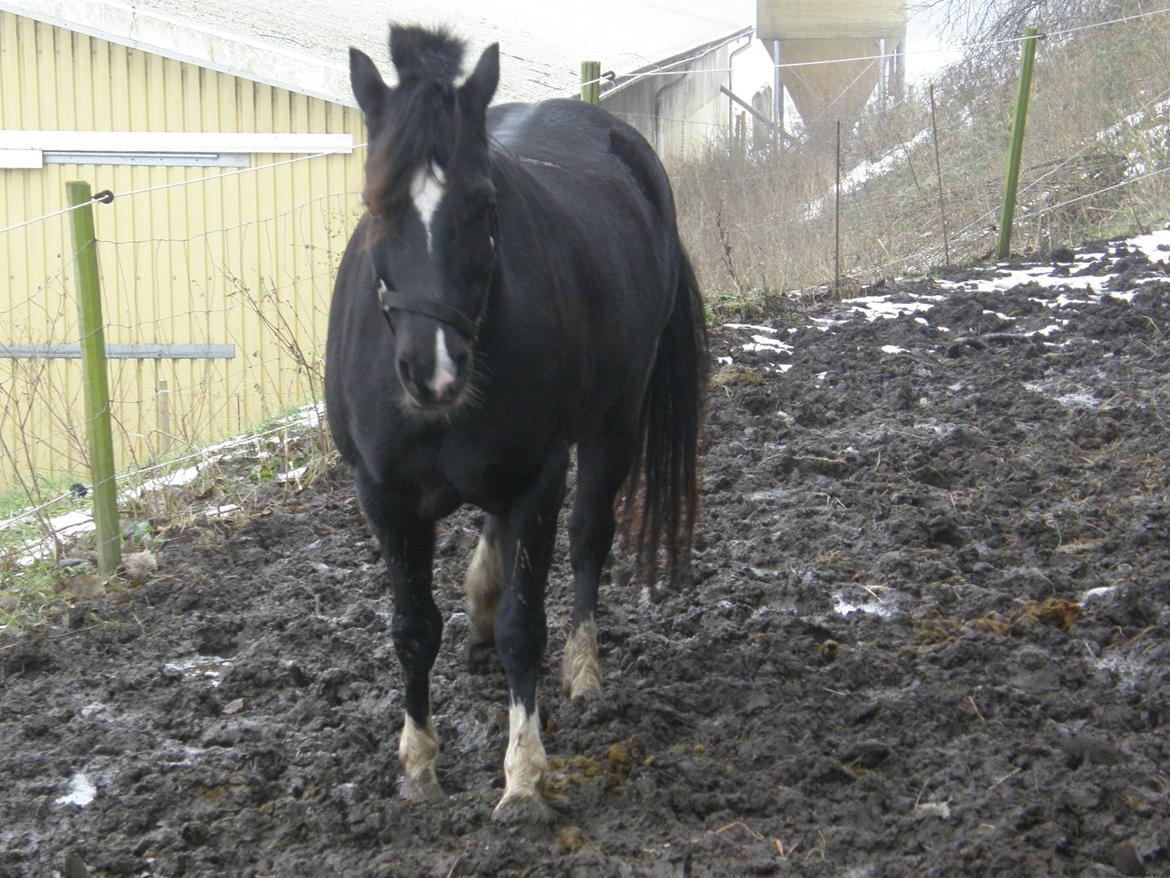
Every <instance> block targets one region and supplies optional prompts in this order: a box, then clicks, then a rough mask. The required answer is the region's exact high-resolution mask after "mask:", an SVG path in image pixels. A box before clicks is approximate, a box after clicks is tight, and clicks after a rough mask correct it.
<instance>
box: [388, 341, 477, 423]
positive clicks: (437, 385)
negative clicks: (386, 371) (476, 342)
mask: <svg viewBox="0 0 1170 878" xmlns="http://www.w3.org/2000/svg"><path fill="white" fill-rule="evenodd" d="M403 323H404V324H406V323H410V324H413V325H411V326H410V328H409V330H407V329H406V327H405V326H403V327H400V328H399V331H398V333H397V359H396V362H395V367H396V369H397V372H398V380H399V382H401V384H402V388H403V389H404V390H405V391H406V394H407V396H408V397H409V398H410V402H411V403H412V404H413V405H414V406H416V407H419V408H436V409H448V408H452V407H454V406H455V405H457V404H458V403H459V401H460V398H461V397H462V395H463V391H464V390H465V388H466V387H467V382H468V378H469V376H470V373H471V363H472V350H471V345H470V343H469V342H468V340H467V339H466V338H464V337H463V335H462V334H461V333H459V332H456V331H454V330H453V329H452V328H451V327H449V326H446V325H444V324H442V323H440V322H438V321H432V320H426V319H422V320H409V319H408V320H404V321H403Z"/></svg>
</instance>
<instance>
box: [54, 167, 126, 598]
mask: <svg viewBox="0 0 1170 878" xmlns="http://www.w3.org/2000/svg"><path fill="white" fill-rule="evenodd" d="M65 191H66V194H67V197H68V200H69V204H70V206H72V207H73V208H74V210H73V211H71V212H70V215H69V217H70V225H71V226H72V229H73V254H74V259H75V265H76V271H77V273H76V277H77V316H78V324H79V328H80V332H81V370H82V378H83V381H84V383H85V421H86V430H85V432H86V436H87V438H88V440H89V466H90V473H91V475H92V478H93V520H94V524H95V525H96V527H97V557H98V570H99V571H100V572H101V574H102V575H103V576H108V575H110V574H111V573H113V572H114V568H116V567H117V566H118V564H119V562H121V560H122V528H121V525H120V523H119V521H118V498H117V493H118V486H117V484H116V482H115V481H114V439H113V434H112V433H111V431H110V388H109V377H108V376H107V374H106V333H105V329H104V324H103V322H102V298H101V287H100V286H99V284H98V264H97V241H96V240H95V238H94V229H93V197H92V193H91V190H90V187H89V184H88V183H85V182H77V181H74V182H71V183H66V184H65Z"/></svg>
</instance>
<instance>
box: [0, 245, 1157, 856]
mask: <svg viewBox="0 0 1170 878" xmlns="http://www.w3.org/2000/svg"><path fill="white" fill-rule="evenodd" d="M1090 249H1096V250H1097V252H1100V251H1101V250H1102V249H1103V248H1100V247H1098V248H1090ZM1149 255H1154V254H1149ZM1160 258H1162V259H1164V258H1165V253H1162V254H1160ZM1047 264H1048V265H1050V263H1047ZM1059 271H1061V272H1064V271H1069V272H1070V273H1073V274H1075V273H1076V272H1081V271H1084V272H1089V273H1090V274H1091V273H1093V272H1097V273H1098V274H1101V275H1103V274H1105V273H1107V272H1112V273H1114V274H1117V273H1120V274H1119V276H1118V277H1117V278H1115V279H1113V280H1111V281H1108V283H1107V285H1109V286H1112V287H1113V288H1114V289H1117V290H1124V289H1126V288H1128V287H1132V286H1133V285H1134V284H1135V283H1136V282H1137V280H1139V279H1146V280H1148V279H1149V278H1150V277H1151V276H1152V277H1155V278H1157V277H1165V275H1166V272H1167V269H1166V267H1165V264H1164V263H1161V264H1151V263H1149V262H1148V261H1147V260H1146V259H1145V257H1144V256H1141V255H1140V254H1138V255H1135V254H1132V253H1126V252H1117V251H1116V250H1115V249H1114V248H1110V251H1109V255H1108V256H1106V257H1104V258H1102V259H1100V260H1096V261H1094V259H1093V258H1092V257H1087V256H1086V257H1082V258H1081V259H1080V261H1079V262H1077V263H1075V264H1073V265H1072V266H1071V267H1069V268H1064V269H1059ZM995 274H996V273H995V272H994V271H991V270H988V271H984V272H979V271H976V272H966V273H965V274H963V276H962V277H961V278H960V277H953V278H951V280H952V281H957V280H960V279H962V280H966V281H968V284H967V286H966V287H963V286H952V285H948V284H942V285H940V284H937V283H935V282H932V281H926V280H922V281H916V282H912V283H907V284H903V285H900V286H893V285H891V286H888V287H886V288H883V289H881V290H878V291H876V292H877V293H879V294H881V295H884V296H887V297H888V301H902V302H910V303H916V304H914V305H913V307H915V308H916V309H917V310H915V311H911V312H908V313H904V314H902V315H901V316H898V317H893V318H889V319H881V318H878V319H870V317H871V316H872V315H873V314H874V310H873V307H877V306H875V305H871V307H870V308H869V309H867V310H862V309H860V308H858V307H856V306H852V305H849V304H835V305H824V306H817V305H811V306H807V307H805V308H802V309H800V310H799V311H798V312H794V313H786V314H784V315H782V316H780V317H777V318H776V319H774V320H772V321H770V324H771V326H772V328H773V331H770V332H765V331H763V330H762V329H752V328H739V329H725V330H722V331H720V332H719V333H718V334H717V335H716V337H715V345H716V351H715V353H717V354H718V355H720V356H723V357H730V358H731V359H732V360H733V362H732V364H730V365H726V364H723V367H722V368H721V369H720V371H718V372H717V373H716V375H715V376H714V382H713V386H712V395H711V402H710V417H709V423H708V428H707V449H706V455H705V476H704V483H705V488H704V507H705V518H704V521H703V525H702V528H701V531H700V533H699V534H698V541H697V542H698V546H697V553H696V560H695V573H696V582H695V584H694V586H693V587H692V588H691V589H690V590H689V591H687V592H685V593H682V594H671V595H664V596H653V597H652V596H648V595H646V594H642V593H640V592H639V590H638V589H637V588H636V587H634V586H632V585H628V584H625V583H626V579H627V573H628V567H627V565H626V564H625V563H624V562H618V563H616V564H615V565H614V568H613V570H612V571H611V573H612V575H611V576H610V577H609V578H608V579H607V581H606V583H605V584H604V585H603V593H602V601H603V606H602V611H601V620H600V621H601V629H602V637H601V648H602V654H603V662H604V665H605V669H606V674H607V678H606V684H605V685H606V691H605V695H604V697H603V699H602V700H601V701H600V702H597V703H592V704H587V705H581V704H574V703H570V702H567V701H565V700H564V698H563V697H562V696H561V694H560V692H559V691H558V689H557V687H556V685H555V684H556V674H555V673H551V672H549V673H548V674H547V675H546V678H545V679H546V683H545V686H544V688H543V692H542V703H543V712H544V716H545V718H546V729H545V743H546V746H547V748H548V751H549V755H550V757H552V758H553V765H554V766H555V770H554V771H553V772H552V775H551V777H550V779H549V793H550V797H551V798H552V799H553V800H554V802H555V807H556V809H557V811H558V816H559V819H558V823H557V824H556V825H555V826H554V828H553V829H552V830H505V829H501V828H499V827H497V826H496V825H494V824H493V823H492V822H491V821H490V819H489V817H490V813H491V808H492V805H493V803H494V802H495V800H496V799H497V798H498V796H499V792H500V790H499V787H500V783H501V773H502V759H503V753H504V747H505V744H506V739H507V718H506V714H505V710H504V706H505V689H504V684H503V680H502V675H500V674H492V675H486V676H472V675H470V674H468V673H467V672H466V671H465V669H464V661H463V654H462V648H463V642H464V638H465V634H466V624H467V623H466V617H465V616H464V615H463V614H462V605H461V603H462V602H461V599H460V597H461V596H460V594H459V592H460V587H459V584H460V582H461V576H462V570H463V568H464V566H465V565H466V563H467V561H468V559H469V558H470V555H471V550H472V548H473V546H474V540H475V525H476V519H475V517H474V516H473V515H471V514H466V515H462V516H460V517H458V518H457V519H455V520H453V521H451V522H450V523H449V524H448V526H446V527H445V528H444V529H443V532H442V536H441V538H440V542H439V549H438V562H437V573H436V581H437V583H439V584H440V588H441V594H440V597H439V601H440V607H441V608H442V610H443V612H444V615H445V617H446V618H447V619H448V624H447V628H446V631H445V636H444V646H443V650H442V653H441V655H440V658H439V663H438V665H437V667H436V672H435V677H434V687H433V689H434V694H435V711H436V715H437V717H436V725H437V728H438V733H439V736H440V739H441V742H442V746H443V751H442V754H441V756H440V768H439V774H440V779H441V781H442V782H443V783H444V785H445V787H446V789H447V790H448V791H449V792H450V793H451V797H450V799H449V801H448V802H447V803H445V804H443V805H440V806H425V807H424V806H408V805H407V804H405V803H403V802H402V801H400V800H399V799H398V798H397V797H396V795H395V790H396V783H397V779H398V767H397V759H396V757H395V755H394V750H395V747H396V743H397V733H398V729H399V726H400V723H401V717H402V705H401V693H400V687H399V672H398V667H397V662H396V660H395V659H394V654H393V648H392V646H391V644H390V639H389V631H388V618H389V612H390V607H389V603H388V600H387V596H386V595H385V593H384V586H383V576H382V572H381V569H380V567H379V566H378V564H377V563H376V557H375V552H374V547H373V545H372V543H371V541H369V540H368V539H367V536H366V533H365V531H364V529H363V527H362V524H361V521H360V518H359V516H358V514H357V512H356V509H355V506H354V502H353V499H352V494H351V490H350V488H349V485H348V482H347V479H346V478H345V477H343V476H342V475H340V474H338V475H335V476H334V477H332V478H327V479H323V480H321V481H319V482H318V483H316V484H314V485H312V486H311V487H309V488H308V489H306V490H304V491H303V492H301V493H299V494H297V495H296V496H295V497H293V498H292V499H291V500H290V501H288V502H286V503H282V504H281V505H279V506H271V507H267V508H265V509H264V511H263V514H261V515H259V517H256V518H255V519H253V520H251V521H249V522H247V523H244V524H242V525H234V524H230V523H227V522H222V521H203V522H198V523H196V524H195V525H193V526H190V527H188V528H186V529H185V530H183V531H181V532H176V533H171V534H170V535H169V539H168V540H167V542H166V543H165V545H164V546H163V548H162V549H161V551H160V553H159V564H160V566H159V570H158V572H157V573H156V574H155V575H154V576H153V577H152V578H150V579H149V580H147V581H146V582H145V583H144V584H142V585H141V586H139V587H137V588H133V589H130V590H128V591H126V592H124V593H123V594H121V595H120V596H114V597H109V598H105V599H103V600H101V601H99V602H96V603H94V604H90V605H85V606H80V607H74V608H73V609H72V611H71V612H70V613H68V614H67V616H66V617H63V618H62V619H61V621H60V624H59V625H57V626H52V627H50V628H49V629H47V630H44V631H42V632H40V633H37V634H34V635H31V636H27V637H24V638H16V637H13V636H11V635H8V636H6V637H0V675H2V679H3V688H2V691H0V777H3V779H4V782H3V793H0V875H4V876H9V875H11V876H45V875H52V874H55V873H60V874H63V875H68V876H70V878H76V876H83V875H92V876H98V875H119V876H121V875H125V876H139V875H151V876H178V875H197V876H218V875H249V876H261V875H274V876H316V875H322V876H325V875H330V876H332V875H336V876H373V875H395V876H397V875H401V876H420V875H427V876H438V878H444V876H469V875H480V876H496V875H527V876H533V878H535V876H560V875H580V876H608V875H614V876H625V875H631V876H633V875H637V876H642V875H647V876H708V875H710V876H738V875H770V874H788V873H791V874H794V875H810V876H811V875H815V876H821V875H824V876H851V878H877V876H901V875H927V876H954V875H1029V876H1032V875H1035V876H1039V875H1045V876H1062V875H1068V876H1095V878H1096V876H1100V878H1105V876H1111V875H1117V874H1123V875H1141V874H1148V875H1157V874H1170V779H1168V776H1167V775H1168V771H1167V766H1170V627H1168V623H1170V616H1168V607H1170V517H1168V513H1170V436H1168V427H1170V424H1168V417H1170V382H1168V378H1167V376H1168V375H1170V338H1168V331H1170V278H1167V279H1163V280H1156V279H1155V280H1154V281H1152V282H1148V283H1145V284H1144V285H1142V286H1140V287H1138V288H1137V289H1136V291H1132V290H1131V292H1133V295H1132V301H1130V302H1127V301H1124V300H1121V299H1118V298H1114V297H1112V296H1104V297H1103V298H1099V297H1098V296H1097V295H1095V294H1092V293H1091V292H1084V291H1080V289H1079V287H1078V286H1077V284H1078V283H1079V282H1078V280H1077V278H1075V277H1073V278H1070V279H1069V283H1070V285H1071V286H1069V287H1063V288H1062V287H1053V286H1044V285H1041V284H1038V283H1031V284H1028V285H1017V286H1014V287H1011V288H1010V289H1008V290H1006V291H999V290H996V291H988V290H984V291H972V288H973V287H976V286H977V285H978V284H977V281H979V280H980V279H981V278H982V279H984V280H987V279H993V278H994V276H995ZM1092 276H1097V275H1092ZM1002 285H1003V283H1002V281H1001V286H1002ZM1062 295H1063V298H1060V299H1058V297H1059V296H1062ZM924 297H927V298H924ZM887 304H888V302H887ZM878 305H881V303H878ZM944 327H945V329H944ZM1046 327H1047V328H1046ZM1036 331H1040V332H1037V334H1031V335H1030V334H1029V333H1032V332H1036ZM753 336H759V338H758V339H753ZM745 344H747V345H749V346H751V347H753V348H756V349H755V350H745V349H744V346H745ZM785 345H790V346H791V350H787V349H786V348H785ZM784 369H786V371H784ZM560 559H561V560H560V561H559V562H558V564H557V566H556V567H555V568H554V572H553V577H552V582H551V584H550V591H551V594H550V599H549V615H550V622H551V624H552V626H553V628H554V636H553V639H552V644H553V646H552V648H551V649H550V655H549V656H548V659H547V664H548V666H549V668H550V669H554V668H556V667H558V663H559V659H560V645H561V638H560V636H559V635H560V632H561V628H562V625H563V623H564V621H565V620H566V619H567V612H568V604H569V602H568V600H567V594H566V581H567V572H566V568H565V565H564V561H563V559H564V546H563V541H562V546H561V548H560ZM71 795H73V796H74V802H76V803H70V802H68V801H66V799H67V798H68V797H69V796H71ZM90 797H91V801H88V803H87V804H80V803H81V802H84V801H85V800H86V799H87V798H90Z"/></svg>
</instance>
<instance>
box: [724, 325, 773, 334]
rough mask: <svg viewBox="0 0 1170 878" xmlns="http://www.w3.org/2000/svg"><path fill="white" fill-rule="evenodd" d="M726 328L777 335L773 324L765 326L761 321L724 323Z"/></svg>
mask: <svg viewBox="0 0 1170 878" xmlns="http://www.w3.org/2000/svg"><path fill="white" fill-rule="evenodd" d="M723 326H724V328H725V329H739V330H744V331H748V332H763V333H766V334H767V335H775V334H776V331H777V330H776V329H775V328H774V327H771V326H764V325H763V324H761V323H724V324H723Z"/></svg>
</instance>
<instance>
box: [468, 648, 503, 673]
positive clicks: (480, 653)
mask: <svg viewBox="0 0 1170 878" xmlns="http://www.w3.org/2000/svg"><path fill="white" fill-rule="evenodd" d="M467 669H468V670H469V671H471V673H473V674H490V673H492V672H493V671H494V670H495V669H496V643H495V641H494V640H480V641H471V642H469V643H468V644H467Z"/></svg>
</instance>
